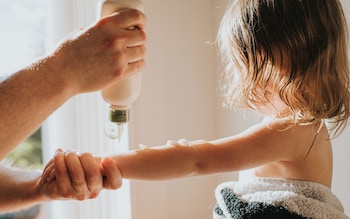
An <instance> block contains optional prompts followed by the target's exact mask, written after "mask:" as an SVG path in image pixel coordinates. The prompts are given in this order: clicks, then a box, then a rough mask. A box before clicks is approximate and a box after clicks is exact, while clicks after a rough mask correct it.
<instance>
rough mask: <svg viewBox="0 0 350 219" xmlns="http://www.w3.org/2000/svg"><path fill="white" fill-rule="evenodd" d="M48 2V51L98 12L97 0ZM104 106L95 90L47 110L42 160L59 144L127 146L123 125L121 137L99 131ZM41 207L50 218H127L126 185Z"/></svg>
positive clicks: (90, 148) (106, 148)
mask: <svg viewBox="0 0 350 219" xmlns="http://www.w3.org/2000/svg"><path fill="white" fill-rule="evenodd" d="M47 3H48V9H47V12H48V15H49V19H48V21H47V25H48V28H47V29H48V32H47V37H46V40H47V42H46V43H47V48H48V50H49V51H50V50H52V49H53V48H54V47H55V45H56V44H57V42H59V41H60V39H62V38H63V37H64V36H65V35H67V34H68V33H70V32H71V31H73V30H75V29H77V28H81V27H86V26H88V25H90V24H91V23H92V22H94V21H95V20H96V17H97V11H96V10H97V3H98V1H97V0H49V1H47ZM107 108H108V106H107V105H106V103H104V102H103V100H102V97H101V95H100V93H99V92H95V93H89V94H82V95H78V96H76V97H74V98H72V99H71V100H69V101H68V102H67V103H66V104H64V105H63V106H62V107H61V108H60V109H58V110H57V111H56V112H55V113H54V114H52V115H51V116H50V117H49V118H48V119H47V121H46V122H45V124H44V125H43V128H42V132H43V134H42V135H43V156H44V162H45V163H46V162H48V161H49V159H51V158H52V156H53V154H54V152H55V150H56V149H57V148H58V147H60V148H63V149H65V150H67V149H74V150H78V151H81V152H85V151H87V152H91V153H97V154H101V153H108V152H115V151H125V150H127V149H128V144H129V140H128V132H127V131H126V132H124V134H123V137H122V139H121V140H120V142H119V141H118V140H117V141H115V140H110V139H108V138H107V137H106V136H105V134H104V124H105V122H106V121H107V111H108V109H107ZM126 129H127V128H126ZM45 209H46V210H45V212H46V218H50V219H62V218H67V219H70V218H72V219H79V218H81V219H96V218H101V219H105V218H106V219H108V218H117V219H118V218H120V219H128V218H130V219H131V204H130V185H129V182H128V181H124V182H123V187H122V188H121V189H120V190H117V191H103V192H102V193H101V194H100V195H99V197H98V198H97V199H94V200H87V201H83V202H79V201H62V202H61V201H56V202H51V203H49V204H46V205H45Z"/></svg>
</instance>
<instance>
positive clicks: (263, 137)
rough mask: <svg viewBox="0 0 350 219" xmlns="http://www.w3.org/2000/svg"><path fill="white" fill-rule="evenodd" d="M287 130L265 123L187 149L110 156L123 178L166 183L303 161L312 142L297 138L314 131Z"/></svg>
mask: <svg viewBox="0 0 350 219" xmlns="http://www.w3.org/2000/svg"><path fill="white" fill-rule="evenodd" d="M288 127H289V123H285V122H283V121H274V122H263V123H260V124H257V125H255V126H253V127H251V128H250V129H248V130H246V131H244V132H242V133H240V134H238V135H234V136H231V137H228V138H222V139H218V140H213V141H208V142H203V141H202V142H197V143H196V142H194V143H192V144H188V145H187V146H186V144H185V146H180V145H179V144H167V145H163V146H157V147H143V148H141V149H139V150H133V151H129V152H127V153H121V154H110V155H108V157H110V158H111V159H112V160H113V161H114V162H115V164H116V165H118V167H119V169H120V171H121V174H122V176H123V178H127V179H138V180H166V179H173V178H181V177H187V176H194V175H205V174H214V173H221V172H231V171H239V170H243V169H248V168H252V167H257V166H260V165H263V164H267V163H271V162H274V161H291V160H297V159H300V160H302V159H303V158H304V156H305V154H306V153H307V150H308V147H305V145H309V144H310V143H311V142H302V139H300V138H298V137H299V136H300V133H302V132H305V134H307V135H308V136H312V133H311V131H310V130H311V129H310V128H308V129H304V128H303V127H298V128H288ZM305 134H304V135H305ZM310 138H311V137H310ZM303 139H305V138H303Z"/></svg>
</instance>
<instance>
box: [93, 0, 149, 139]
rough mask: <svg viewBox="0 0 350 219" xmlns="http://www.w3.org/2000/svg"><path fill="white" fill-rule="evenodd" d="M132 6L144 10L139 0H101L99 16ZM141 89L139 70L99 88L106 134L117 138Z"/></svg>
mask: <svg viewBox="0 0 350 219" xmlns="http://www.w3.org/2000/svg"><path fill="white" fill-rule="evenodd" d="M125 8H134V9H138V10H140V11H142V12H143V11H144V9H143V3H142V2H141V1H139V0H102V1H100V3H99V17H105V16H108V15H111V14H113V13H115V12H117V11H118V10H121V9H125ZM140 91H141V72H138V73H136V74H133V75H131V76H129V77H127V78H124V79H122V80H120V81H117V82H115V83H113V84H111V85H110V86H108V87H106V88H104V89H102V90H101V94H102V97H103V99H104V100H105V102H107V103H108V104H109V122H108V123H107V124H106V127H105V132H106V135H107V136H108V137H110V138H112V139H119V140H120V137H121V135H122V133H123V129H124V125H125V124H126V123H127V122H128V121H129V113H130V107H131V105H132V103H133V102H134V101H135V100H136V99H137V98H138V96H139V95H140Z"/></svg>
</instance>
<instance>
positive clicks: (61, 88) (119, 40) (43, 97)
mask: <svg viewBox="0 0 350 219" xmlns="http://www.w3.org/2000/svg"><path fill="white" fill-rule="evenodd" d="M145 24H146V18H145V15H144V14H143V13H141V12H139V11H137V10H132V9H128V10H122V11H120V12H118V13H116V14H113V15H111V16H108V17H105V18H102V19H101V20H99V21H97V22H96V23H95V24H93V25H91V26H90V27H88V28H86V29H83V30H80V31H78V32H76V33H74V35H71V36H70V37H69V38H67V39H65V41H64V42H62V44H61V45H60V46H59V47H58V48H57V49H56V50H55V51H54V52H53V53H52V54H51V55H50V56H47V57H43V58H42V59H41V60H39V61H38V62H36V63H34V64H33V65H32V66H29V67H28V68H25V69H22V70H20V71H18V72H17V73H16V74H14V75H12V76H11V77H10V78H8V79H7V80H6V81H4V82H2V83H0V102H1V104H0V112H2V113H0V121H1V122H0V130H1V132H0V142H1V147H0V160H2V159H3V158H4V157H5V156H6V155H7V154H8V153H9V152H10V151H11V150H12V149H14V148H15V147H16V146H17V145H18V144H19V143H20V142H21V141H23V140H24V139H25V138H26V137H28V136H29V135H30V134H32V133H33V132H34V131H35V130H36V129H37V128H38V127H39V126H40V125H41V123H42V122H43V121H44V120H45V119H46V118H47V117H48V116H49V115H50V114H51V113H52V112H54V111H55V110H56V109H57V108H58V107H60V106H61V105H62V104H63V103H64V102H66V101H67V100H68V99H69V98H71V97H73V96H75V95H77V94H79V93H85V92H91V91H97V90H100V89H102V88H103V87H105V86H108V85H109V84H110V83H113V82H115V81H117V80H120V79H122V78H124V77H126V76H128V75H131V74H133V73H136V72H139V71H140V70H141V69H142V68H143V67H144V66H145V61H144V57H145V53H146V48H145V43H146V34H145V32H144V27H145ZM135 26H136V27H137V28H131V27H135ZM52 161H53V163H54V164H55V167H56V174H55V177H56V179H57V180H56V181H54V182H47V183H45V184H43V183H40V180H41V174H40V173H39V172H37V171H30V170H17V169H14V168H7V167H4V166H0V179H1V180H0V194H1V195H0V212H2V211H9V210H15V209H18V208H22V207H26V206H28V205H32V204H36V203H39V202H43V201H50V200H61V199H77V200H83V199H87V198H94V197H96V196H97V195H98V193H99V192H100V191H101V190H102V189H103V188H105V189H116V188H119V187H120V186H121V177H120V172H119V169H118V167H117V166H115V165H112V162H111V160H109V159H104V160H103V161H102V162H95V158H94V157H93V156H91V155H88V154H85V155H82V156H79V157H78V156H77V155H76V154H74V153H73V154H72V153H64V152H62V151H58V152H57V153H56V155H55V157H54V158H53V160H52Z"/></svg>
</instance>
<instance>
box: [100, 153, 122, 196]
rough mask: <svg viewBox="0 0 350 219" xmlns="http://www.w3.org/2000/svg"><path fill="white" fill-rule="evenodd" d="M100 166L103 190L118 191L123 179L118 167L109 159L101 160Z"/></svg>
mask: <svg viewBox="0 0 350 219" xmlns="http://www.w3.org/2000/svg"><path fill="white" fill-rule="evenodd" d="M101 165H102V172H103V175H104V179H103V187H104V188H105V189H113V190H115V189H119V188H120V187H121V186H122V179H123V178H122V175H121V172H120V170H119V167H118V166H117V165H116V164H115V163H114V161H113V160H112V159H111V158H109V157H105V158H103V159H102V160H101Z"/></svg>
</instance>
